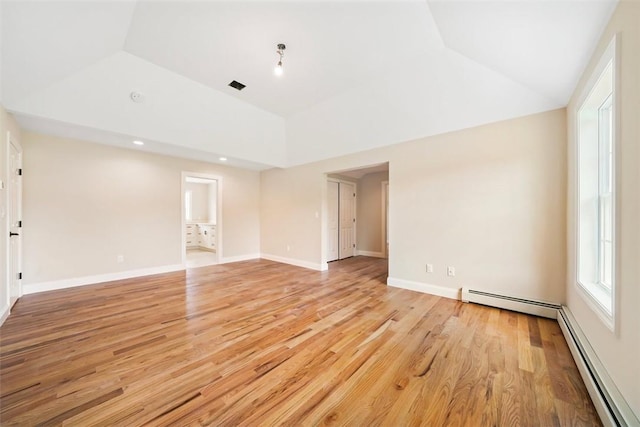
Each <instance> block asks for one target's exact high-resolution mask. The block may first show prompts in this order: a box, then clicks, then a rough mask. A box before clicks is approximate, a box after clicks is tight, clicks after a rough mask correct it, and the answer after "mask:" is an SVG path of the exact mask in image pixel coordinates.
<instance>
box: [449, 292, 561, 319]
mask: <svg viewBox="0 0 640 427" xmlns="http://www.w3.org/2000/svg"><path fill="white" fill-rule="evenodd" d="M462 301H463V302H473V303H476V304H482V305H488V306H490V307H498V308H504V309H506V310H512V311H518V312H520V313H527V314H533V315H535V316H540V317H548V318H549V319H557V318H558V310H560V308H561V306H560V304H552V303H549V302H544V301H536V300H531V299H524V298H518V297H511V296H508V295H500V294H494V293H490V292H484V291H478V290H474V289H469V288H462Z"/></svg>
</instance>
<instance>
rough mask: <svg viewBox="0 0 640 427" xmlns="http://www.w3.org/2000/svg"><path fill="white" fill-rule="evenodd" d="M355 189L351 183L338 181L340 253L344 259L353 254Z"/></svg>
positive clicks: (340, 256)
mask: <svg viewBox="0 0 640 427" xmlns="http://www.w3.org/2000/svg"><path fill="white" fill-rule="evenodd" d="M355 202H356V190H355V186H354V185H353V184H349V183H346V182H341V183H340V207H339V209H340V254H339V258H340V259H344V258H348V257H351V256H353V255H355V231H356V227H355V225H356V203H355Z"/></svg>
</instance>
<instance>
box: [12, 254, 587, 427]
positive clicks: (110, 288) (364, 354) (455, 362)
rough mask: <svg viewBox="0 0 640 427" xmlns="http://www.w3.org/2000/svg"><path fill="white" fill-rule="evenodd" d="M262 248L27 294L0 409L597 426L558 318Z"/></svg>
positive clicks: (79, 414) (104, 418) (114, 415)
mask: <svg viewBox="0 0 640 427" xmlns="http://www.w3.org/2000/svg"><path fill="white" fill-rule="evenodd" d="M386 277H387V266H386V260H381V259H375V258H367V257H354V258H350V259H347V260H343V261H339V262H334V263H331V266H330V269H329V271H328V272H316V271H312V270H306V269H302V268H298V267H292V266H288V265H284V264H279V263H275V262H271V261H265V260H253V261H245V262H239V263H234V264H224V265H218V266H210V267H202V268H197V269H192V270H188V271H187V272H186V273H185V272H175V273H167V274H162V275H156V276H148V277H141V278H136V279H130V280H121V281H115V282H110V283H104V284H99V285H93V286H85V287H79V288H73V289H65V290H60V291H52V292H46V293H41V294H34V295H27V296H25V297H23V298H21V299H20V300H19V301H18V302H17V303H16V305H15V307H14V310H13V311H12V314H11V316H10V317H9V318H8V319H7V320H6V321H5V323H4V325H3V326H2V327H1V328H0V424H2V425H3V426H4V425H8V426H9V425H63V424H64V425H80V426H86V425H123V426H127V427H129V426H141V425H152V426H170V425H180V426H182V425H229V426H231V425H233V426H236V425H247V426H256V425H261V426H262V425H264V426H271V425H290V426H301V425H303V426H306V425H314V426H315V425H371V426H375V425H381V426H389V425H392V426H405V425H407V426H408V425H416V426H417V425H426V426H436V425H437V426H440V425H469V426H485V425H486V426H518V425H523V426H524V425H599V420H598V418H597V415H596V412H595V409H594V408H593V405H592V404H591V401H590V400H589V397H588V395H587V392H586V389H585V387H584V384H582V382H581V380H580V376H579V373H578V371H577V368H576V367H575V365H574V364H573V360H572V359H571V355H570V352H569V350H568V348H567V346H566V343H565V342H564V338H563V337H562V334H561V332H560V329H559V327H558V325H557V323H556V322H554V321H551V320H548V319H539V318H535V317H532V316H526V315H522V314H517V313H512V312H508V311H504V310H498V309H493V308H488V307H484V306H479V305H474V304H463V303H461V302H458V301H453V300H449V299H445V298H440V297H436V296H432V295H426V294H419V293H415V292H411V291H407V290H403V289H398V288H390V287H387V286H386V284H385V282H386Z"/></svg>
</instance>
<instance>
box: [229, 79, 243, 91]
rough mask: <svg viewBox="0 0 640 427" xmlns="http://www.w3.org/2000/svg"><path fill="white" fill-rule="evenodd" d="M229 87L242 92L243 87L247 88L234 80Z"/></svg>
mask: <svg viewBox="0 0 640 427" xmlns="http://www.w3.org/2000/svg"><path fill="white" fill-rule="evenodd" d="M229 86H231V87H232V88H234V89H238V90H242V89H244V88H245V87H247V85H243V84H242V83H240V82H237V81H235V80H234V81H232V82H231V83H229Z"/></svg>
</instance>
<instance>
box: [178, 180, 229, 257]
mask: <svg viewBox="0 0 640 427" xmlns="http://www.w3.org/2000/svg"><path fill="white" fill-rule="evenodd" d="M220 201H221V178H220V177H218V176H213V175H206V174H199V173H191V172H183V173H182V262H183V264H184V265H185V266H186V268H195V267H204V266H208V265H215V264H218V263H219V262H220V258H221V253H222V247H221V242H222V239H221V234H222V233H221V231H222V221H221V220H222V218H221V213H222V210H221V203H220Z"/></svg>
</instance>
